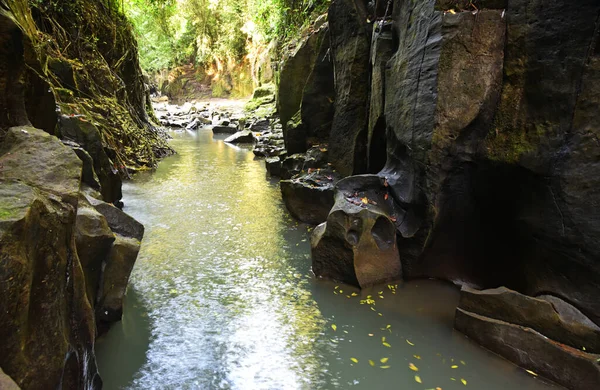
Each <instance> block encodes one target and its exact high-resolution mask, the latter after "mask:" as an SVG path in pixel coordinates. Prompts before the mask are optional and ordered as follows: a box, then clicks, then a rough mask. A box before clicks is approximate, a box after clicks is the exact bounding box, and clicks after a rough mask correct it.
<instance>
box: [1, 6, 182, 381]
mask: <svg viewBox="0 0 600 390" xmlns="http://www.w3.org/2000/svg"><path fill="white" fill-rule="evenodd" d="M149 104H150V103H149V100H148V94H147V91H146V86H145V85H144V82H143V76H142V72H141V69H140V68H139V64H138V59H137V49H136V43H135V40H134V38H133V35H132V32H131V28H130V26H129V24H128V22H127V21H126V19H125V18H124V16H123V15H122V14H121V13H120V11H119V9H118V7H117V4H116V2H114V1H96V2H87V1H52V2H28V1H26V0H13V1H5V0H0V259H1V261H0V311H1V312H2V313H3V314H2V316H1V317H0V350H2V354H0V367H1V370H2V371H0V372H3V373H2V377H3V379H2V383H7V384H10V385H11V386H13V387H14V386H15V383H16V385H18V386H19V387H20V388H23V389H49V388H52V389H56V388H63V389H93V388H100V387H101V386H102V381H101V379H100V376H99V374H98V371H97V368H96V363H95V356H94V342H95V339H96V337H97V335H98V334H101V333H102V332H104V331H106V330H107V328H108V326H109V325H110V324H111V323H113V322H115V321H118V320H119V319H120V318H121V314H122V303H123V296H124V294H125V290H126V287H127V282H128V279H129V273H130V272H131V270H132V267H133V264H134V262H135V260H136V258H137V254H138V251H139V248H140V240H141V239H142V236H143V231H144V229H143V226H142V225H141V224H139V223H138V222H137V221H135V220H134V219H133V218H131V217H129V216H128V215H127V214H125V213H124V212H123V211H121V210H120V209H119V208H118V207H116V206H119V207H120V206H122V203H121V178H122V177H124V176H125V177H126V176H128V175H129V174H130V173H132V172H134V171H136V170H138V169H151V168H152V167H153V166H154V165H155V164H156V162H157V160H158V159H159V158H160V157H162V156H164V155H166V154H169V153H171V149H170V148H169V147H168V145H167V143H166V140H165V137H164V135H162V134H161V133H160V131H159V130H158V129H157V128H156V127H155V125H154V124H153V123H152V120H151V117H152V115H153V114H152V111H151V108H150V106H149ZM7 376H8V377H10V378H12V380H13V381H14V383H12V382H10V380H9V379H6V378H7ZM11 383H12V384H11Z"/></svg>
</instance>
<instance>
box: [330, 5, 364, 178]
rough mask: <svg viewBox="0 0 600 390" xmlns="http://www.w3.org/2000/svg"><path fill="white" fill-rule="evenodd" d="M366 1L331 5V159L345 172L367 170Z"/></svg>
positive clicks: (349, 173) (335, 165)
mask: <svg viewBox="0 0 600 390" xmlns="http://www.w3.org/2000/svg"><path fill="white" fill-rule="evenodd" d="M366 20H367V12H366V9H365V2H364V1H361V0H334V1H332V3H331V6H330V7H329V28H330V30H331V33H330V44H331V55H332V59H333V70H334V80H335V103H334V114H333V121H332V125H331V135H330V145H331V147H330V153H331V162H332V163H333V165H334V167H335V168H336V169H337V170H338V171H339V172H340V173H341V174H343V175H346V176H347V175H351V174H353V173H357V174H358V173H364V172H365V171H366V164H365V163H366V155H367V153H366V150H367V149H366V147H367V146H366V143H367V123H368V115H369V114H368V113H369V111H368V110H369V87H368V85H369V53H370V39H371V37H370V28H371V27H370V26H369V25H368V24H367V23H366Z"/></svg>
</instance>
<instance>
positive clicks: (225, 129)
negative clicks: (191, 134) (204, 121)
mask: <svg viewBox="0 0 600 390" xmlns="http://www.w3.org/2000/svg"><path fill="white" fill-rule="evenodd" d="M237 131H238V128H237V127H233V126H221V125H215V126H213V127H212V132H213V133H214V134H235V133H237Z"/></svg>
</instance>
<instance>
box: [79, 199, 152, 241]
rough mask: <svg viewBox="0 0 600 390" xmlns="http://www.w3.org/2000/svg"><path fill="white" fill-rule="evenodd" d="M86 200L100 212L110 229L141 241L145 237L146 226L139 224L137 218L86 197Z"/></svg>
mask: <svg viewBox="0 0 600 390" xmlns="http://www.w3.org/2000/svg"><path fill="white" fill-rule="evenodd" d="M86 199H87V200H88V201H89V202H90V203H91V204H92V205H93V206H94V207H95V208H96V210H98V212H100V213H101V214H102V215H103V216H104V218H106V222H107V223H108V226H109V227H110V229H111V230H112V231H113V232H114V233H116V234H120V235H122V236H124V237H130V238H135V239H136V240H138V241H141V240H142V238H143V237H144V225H142V224H141V223H139V222H138V221H137V220H136V219H135V218H133V217H132V216H130V215H129V214H127V213H125V212H123V210H121V209H119V208H117V207H115V206H113V205H111V204H108V203H106V202H102V201H100V200H98V199H95V198H93V197H91V196H87V195H86Z"/></svg>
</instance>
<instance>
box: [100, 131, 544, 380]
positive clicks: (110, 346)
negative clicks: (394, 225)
mask: <svg viewBox="0 0 600 390" xmlns="http://www.w3.org/2000/svg"><path fill="white" fill-rule="evenodd" d="M174 138H175V139H174V140H173V141H172V145H173V146H174V148H175V149H176V150H177V151H178V155H176V156H173V157H169V158H167V159H166V160H165V161H163V162H162V163H161V165H160V167H159V169H158V170H157V172H156V173H154V174H150V173H145V174H140V175H138V176H137V177H136V178H135V180H134V181H132V182H128V183H126V184H125V186H124V194H125V199H124V200H125V205H126V208H125V211H127V212H128V213H130V214H132V215H133V216H134V217H136V218H137V219H138V220H140V221H141V222H142V223H144V225H145V226H146V235H145V237H144V241H143V245H142V250H141V252H140V257H139V259H138V262H137V264H136V266H135V268H134V271H133V273H132V276H131V284H130V287H129V290H128V293H127V297H126V307H125V314H124V318H123V321H122V322H121V323H119V324H116V325H115V326H114V327H113V328H112V329H111V331H110V332H109V334H108V335H107V336H105V337H104V338H103V339H102V340H100V341H99V342H98V345H97V356H98V363H99V367H100V371H101V375H102V378H103V380H104V383H105V388H106V389H109V390H110V389H121V388H128V389H337V388H348V387H353V388H363V389H379V388H402V389H428V388H435V387H437V386H440V387H442V388H443V389H444V390H447V389H459V388H463V387H464V386H463V384H462V383H460V381H459V380H457V379H459V378H466V379H467V380H468V383H469V387H470V388H474V389H507V388H514V389H544V388H548V387H549V386H548V385H546V384H544V383H542V382H540V381H539V380H538V379H533V378H530V377H529V376H527V375H526V374H525V373H523V372H522V371H520V370H518V369H517V368H515V367H514V366H512V365H511V364H509V363H507V362H505V361H503V360H501V359H499V358H497V357H495V356H494V355H492V354H490V353H488V352H486V351H485V350H483V349H480V348H478V347H477V346H475V345H474V344H472V343H470V342H469V341H468V340H466V338H464V337H463V336H461V335H460V334H458V333H456V332H454V331H453V330H452V320H453V311H454V307H455V306H456V303H457V297H458V295H457V292H456V289H455V288H454V287H453V286H449V285H446V284H443V283H438V282H433V281H421V282H418V283H417V282H413V283H409V284H406V285H403V286H399V287H398V293H397V294H395V295H394V294H392V293H391V291H390V290H388V289H384V290H385V292H384V294H383V296H384V299H377V303H376V305H375V306H374V308H376V310H375V311H373V310H371V308H370V306H369V305H360V304H359V301H360V300H361V299H365V298H366V296H367V295H370V294H375V295H379V294H376V293H378V292H379V291H377V290H381V288H380V289H376V290H368V291H362V292H360V291H358V290H356V289H353V288H352V287H349V286H340V287H339V288H338V290H335V286H336V285H335V284H334V283H332V282H328V281H318V280H315V279H314V278H313V277H312V276H311V273H310V246H309V243H308V237H309V234H310V233H308V232H307V227H306V226H304V225H301V224H297V223H296V222H294V221H293V220H292V219H291V217H290V216H289V215H288V213H287V212H286V211H285V208H284V207H283V205H282V202H281V199H280V198H281V196H280V193H279V188H278V185H277V184H276V183H271V182H269V181H267V180H265V169H264V163H263V162H261V161H255V160H254V156H253V154H252V153H251V152H248V150H246V149H242V148H237V147H233V146H230V145H227V144H224V143H223V142H222V141H221V140H214V139H213V137H212V134H211V132H210V131H206V130H200V131H199V132H198V133H196V134H190V133H178V134H174ZM340 289H343V290H345V292H344V293H339V294H334V290H335V291H339V290H340ZM352 292H355V293H356V294H357V296H355V297H353V296H351V295H350V294H351V293H352ZM378 313H381V315H379V314H378ZM332 324H335V325H336V330H334V329H333V328H332ZM387 325H389V327H387ZM381 337H386V340H387V342H388V343H389V344H390V345H391V347H390V348H388V347H386V346H385V345H383V344H382V342H381ZM407 339H409V340H410V341H411V343H414V344H415V345H414V346H411V345H410V344H408V343H407V342H406V340H407ZM415 356H418V357H419V359H417V358H416V357H415ZM385 357H387V358H388V359H389V361H388V363H386V365H389V366H390V368H391V369H382V368H380V366H382V364H379V362H380V359H381V358H385ZM351 358H355V359H356V360H358V363H354V362H353V361H352V360H351ZM368 360H373V361H374V362H377V364H376V367H371V365H369V364H368ZM459 360H462V361H464V362H465V365H462V364H460V367H459V368H458V369H452V368H451V366H452V365H453V364H454V363H453V362H457V361H459ZM409 362H414V364H416V365H417V366H418V367H419V369H420V371H419V375H420V377H421V378H422V381H423V384H418V383H416V382H415V378H414V374H415V373H414V372H413V371H411V370H410V369H409V367H408V364H409ZM451 378H454V379H455V380H452V379H451Z"/></svg>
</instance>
